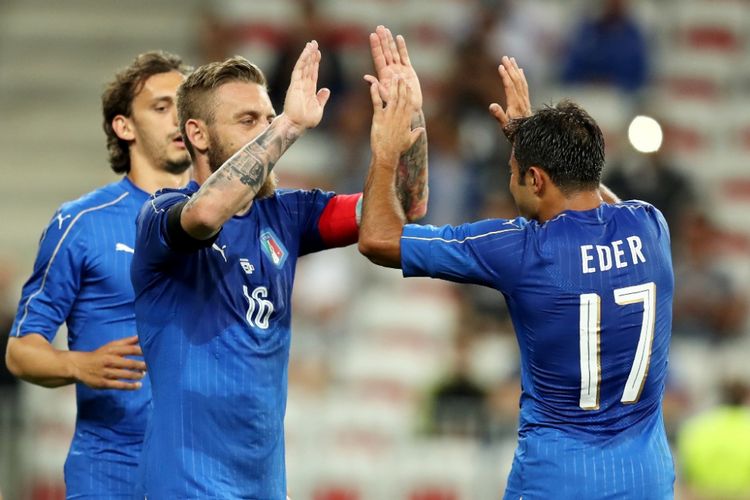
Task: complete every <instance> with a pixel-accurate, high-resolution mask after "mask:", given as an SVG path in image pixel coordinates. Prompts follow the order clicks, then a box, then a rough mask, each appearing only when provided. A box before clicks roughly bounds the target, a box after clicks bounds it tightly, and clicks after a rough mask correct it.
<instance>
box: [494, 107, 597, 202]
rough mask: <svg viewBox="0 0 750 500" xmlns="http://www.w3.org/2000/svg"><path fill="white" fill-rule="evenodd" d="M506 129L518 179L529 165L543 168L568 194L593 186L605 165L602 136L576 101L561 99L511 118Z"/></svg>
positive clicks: (593, 121) (591, 119)
mask: <svg viewBox="0 0 750 500" xmlns="http://www.w3.org/2000/svg"><path fill="white" fill-rule="evenodd" d="M506 132H507V133H508V136H509V137H510V141H511V143H512V144H513V152H514V155H515V157H516V161H517V162H518V170H519V172H518V173H519V175H520V177H519V179H520V180H519V182H521V183H523V182H524V175H525V174H526V172H527V171H528V169H529V167H531V166H537V167H539V168H542V169H543V170H544V171H545V172H547V174H548V175H549V176H550V179H552V182H554V183H555V185H556V186H557V187H559V188H560V190H561V191H562V192H563V193H565V194H569V193H572V192H576V191H584V190H591V189H596V188H597V187H598V186H599V182H600V180H601V175H602V168H603V167H604V136H603V135H602V131H601V129H600V128H599V125H597V124H596V121H595V120H594V119H593V118H592V117H591V116H590V115H589V114H588V113H587V112H586V111H585V110H584V109H583V108H581V107H580V106H579V105H578V104H576V103H574V102H572V101H569V100H563V101H561V102H559V103H558V104H557V105H556V106H554V107H551V106H545V107H544V108H542V109H540V110H538V111H537V112H535V113H534V114H533V115H531V116H528V117H523V118H517V119H514V120H512V121H511V122H510V124H508V127H507V128H506Z"/></svg>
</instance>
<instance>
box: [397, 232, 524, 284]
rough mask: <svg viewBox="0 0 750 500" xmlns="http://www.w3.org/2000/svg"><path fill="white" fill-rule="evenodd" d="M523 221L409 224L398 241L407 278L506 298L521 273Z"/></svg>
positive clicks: (402, 266)
mask: <svg viewBox="0 0 750 500" xmlns="http://www.w3.org/2000/svg"><path fill="white" fill-rule="evenodd" d="M525 244H526V221H525V220H524V219H520V218H519V219H514V220H508V219H491V220H485V221H480V222H474V223H470V224H463V225H460V226H442V227H436V226H420V225H417V224H407V225H406V226H404V229H403V233H402V235H401V268H402V270H403V274H404V276H405V277H413V276H428V277H431V278H440V279H445V280H449V281H454V282H457V283H474V284H477V285H485V286H489V287H492V288H496V289H497V290H500V291H501V292H504V293H505V292H510V291H511V290H512V289H513V287H515V285H516V283H517V281H518V278H519V276H520V272H521V268H522V267H523V255H524V247H525Z"/></svg>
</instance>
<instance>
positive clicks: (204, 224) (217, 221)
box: [180, 41, 330, 240]
mask: <svg viewBox="0 0 750 500" xmlns="http://www.w3.org/2000/svg"><path fill="white" fill-rule="evenodd" d="M320 58H321V55H320V50H318V44H317V42H315V41H313V42H309V43H308V44H307V45H306V46H305V48H304V50H303V51H302V53H301V54H300V57H299V59H298V60H297V63H296V64H295V66H294V70H293V71H292V76H291V83H290V84H289V89H288V90H287V94H286V99H285V101H284V112H283V113H282V114H281V115H279V116H278V117H276V118H275V119H274V120H273V122H272V123H271V124H270V125H269V126H268V128H266V129H265V130H264V131H263V132H262V133H261V134H260V135H258V136H257V137H256V138H255V139H254V140H252V141H251V142H249V143H248V144H246V145H245V146H243V147H242V148H241V149H240V150H239V151H237V152H236V153H235V154H234V155H233V156H232V157H230V158H229V159H228V160H227V161H226V162H225V163H224V164H223V165H222V166H221V167H220V168H219V169H218V170H217V171H216V172H214V173H213V174H212V175H211V176H210V177H209V178H208V179H207V180H206V181H205V182H204V183H203V185H202V186H201V188H200V190H199V191H198V192H197V193H196V194H195V195H194V196H193V197H191V199H190V200H189V201H188V202H187V204H186V205H185V207H184V208H183V210H182V213H181V215H180V223H181V225H182V228H183V229H184V230H185V231H186V232H187V233H188V234H189V235H190V236H192V237H193V238H195V239H199V240H207V239H209V238H211V237H212V236H214V235H215V234H216V233H218V232H219V230H220V229H221V227H222V225H224V223H225V222H226V221H227V220H229V219H230V218H231V217H232V216H234V215H235V214H236V213H238V212H240V211H242V210H243V209H245V208H247V207H248V206H249V204H250V203H251V202H252V201H253V199H254V198H255V195H256V194H257V193H258V191H259V190H260V188H261V186H263V184H264V183H265V181H266V178H267V177H268V175H269V174H270V173H271V170H272V169H273V167H274V165H275V164H276V162H277V161H278V159H279V158H280V157H281V155H283V154H284V152H285V151H286V150H287V149H288V148H289V147H290V146H291V145H292V144H293V143H294V141H296V140H297V138H298V137H300V136H301V135H302V134H303V133H304V132H305V130H307V129H308V128H312V127H315V126H316V125H317V124H318V123H320V119H321V118H322V116H323V108H324V107H325V104H326V102H327V101H328V98H329V97H330V91H329V90H328V89H320V90H319V91H317V92H316V88H317V82H318V67H319V65H320Z"/></svg>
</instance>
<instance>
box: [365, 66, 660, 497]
mask: <svg viewBox="0 0 750 500" xmlns="http://www.w3.org/2000/svg"><path fill="white" fill-rule="evenodd" d="M499 71H500V75H501V77H502V80H503V83H504V87H505V93H506V97H507V103H506V104H507V107H506V109H505V110H503V109H502V107H501V106H499V105H498V104H492V105H491V106H490V111H491V113H492V114H493V115H494V116H495V117H496V118H497V119H498V120H499V121H500V124H501V125H502V126H503V130H504V131H505V132H506V134H507V135H508V137H509V139H510V141H511V143H512V146H513V149H512V152H511V157H510V162H509V163H510V174H511V175H510V192H511V195H512V196H513V198H514V200H515V202H516V205H517V207H518V210H519V212H520V215H521V217H518V218H516V219H490V220H483V221H479V222H475V223H470V224H463V225H459V226H455V227H453V226H443V227H435V226H419V225H414V224H406V218H405V217H404V214H403V212H402V211H401V209H400V207H399V205H398V203H397V202H396V199H397V198H396V195H395V193H394V190H393V187H392V185H393V182H394V177H395V171H396V162H397V158H398V155H399V154H400V153H399V151H400V148H395V147H390V148H389V147H387V146H388V145H389V144H390V143H399V141H396V140H394V141H390V142H389V141H376V140H373V141H372V149H373V156H372V158H373V160H372V162H371V165H370V172H369V174H368V179H367V183H366V185H365V191H364V199H365V203H364V206H363V215H362V227H361V230H360V239H359V248H360V251H361V252H362V253H363V254H364V255H366V256H367V257H369V258H370V259H371V260H372V261H373V262H375V263H377V264H380V265H382V266H388V267H395V268H401V269H402V270H403V273H404V276H407V277H408V276H430V277H433V278H439V279H445V280H450V281H455V282H461V283H474V284H478V285H484V286H487V287H491V288H494V289H495V290H497V291H498V292H500V293H501V294H503V296H504V297H505V300H506V302H507V304H508V308H509V311H510V314H511V318H512V320H513V325H514V327H515V330H516V336H517V339H518V343H519V346H520V350H521V386H522V394H521V413H520V424H519V426H520V428H519V439H518V448H517V450H516V455H515V460H514V462H513V467H512V470H511V473H510V477H509V479H508V483H507V487H506V491H505V498H506V499H520V498H523V499H524V500H526V499H534V500H536V499H545V500H546V499H550V498H555V499H576V500H578V499H584V498H585V499H597V498H629V499H644V498H654V499H656V498H658V499H666V498H672V497H673V494H674V493H673V483H674V470H673V465H672V457H671V454H670V451H669V446H668V444H667V439H666V435H665V432H664V424H663V421H662V412H661V404H662V403H661V402H662V395H663V393H664V381H665V377H666V372H667V351H668V347H669V340H670V335H671V321H672V295H673V272H672V262H671V256H670V241H669V230H668V228H667V224H666V222H665V221H664V217H663V216H662V214H661V213H660V212H659V211H658V210H657V209H656V208H654V207H653V206H651V205H649V204H647V203H644V202H640V201H626V202H620V201H619V200H617V199H616V198H615V197H614V195H612V194H611V193H610V192H608V190H606V189H604V188H603V187H602V186H601V185H600V182H599V179H600V175H601V170H602V167H603V165H604V141H603V139H602V133H601V131H600V129H599V127H598V126H597V124H596V122H595V121H594V120H593V119H592V118H591V117H590V116H589V115H588V114H587V113H586V112H585V111H584V110H583V109H581V108H580V107H578V106H577V105H575V104H573V103H571V102H562V103H560V104H558V105H557V106H555V107H546V108H544V109H541V110H538V111H537V112H535V113H533V114H532V113H531V106H530V103H529V99H528V87H527V85H526V80H525V77H524V75H523V71H521V70H520V69H519V68H518V66H517V65H516V63H515V60H512V59H508V58H504V59H503V62H502V64H501V66H500V68H499ZM372 94H373V105H374V107H375V113H376V114H378V113H380V112H382V111H381V103H380V101H379V98H378V95H377V92H374V91H373V92H372ZM400 133H401V135H400V138H401V139H400V144H401V146H402V147H403V145H404V144H407V143H408V138H409V135H410V134H411V131H410V130H409V127H408V126H406V125H404V121H402V122H401V125H400ZM498 298H499V297H498Z"/></svg>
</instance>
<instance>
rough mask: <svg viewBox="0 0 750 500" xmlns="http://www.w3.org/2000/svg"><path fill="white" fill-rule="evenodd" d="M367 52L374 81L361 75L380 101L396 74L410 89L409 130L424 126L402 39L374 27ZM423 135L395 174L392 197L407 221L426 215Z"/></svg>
mask: <svg viewBox="0 0 750 500" xmlns="http://www.w3.org/2000/svg"><path fill="white" fill-rule="evenodd" d="M370 51H371V53H372V61H373V64H374V66H375V72H376V74H377V78H376V77H374V76H372V75H365V80H367V81H368V82H369V83H370V84H373V83H375V84H377V87H378V91H379V93H380V98H381V99H382V100H384V101H387V99H388V93H389V88H388V86H389V82H391V81H392V77H393V76H394V75H398V76H399V78H401V79H402V80H403V81H404V82H405V83H406V85H407V86H408V87H409V89H410V90H411V105H412V108H413V110H414V111H413V113H412V116H411V129H412V130H414V129H418V128H424V127H425V119H424V113H423V112H422V88H421V87H420V84H419V78H418V77H417V73H416V71H414V67H413V66H412V65H411V61H410V60H409V52H408V51H407V49H406V41H405V40H404V37H403V36H401V35H398V36H397V37H396V38H395V39H394V37H393V34H392V33H391V30H389V29H388V28H386V27H384V26H378V27H377V28H376V29H375V33H370ZM427 177H428V175H427V134H422V135H420V136H419V138H418V139H417V141H416V142H415V143H414V144H413V145H412V146H411V147H410V148H409V149H408V150H406V151H404V152H403V153H402V154H401V156H400V157H399V162H398V172H397V175H396V181H395V183H396V194H397V195H398V199H399V200H400V202H401V206H402V207H403V208H404V212H405V213H406V218H407V220H409V221H415V220H418V219H421V218H422V217H424V216H425V214H426V213H427V199H428V186H427Z"/></svg>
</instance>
